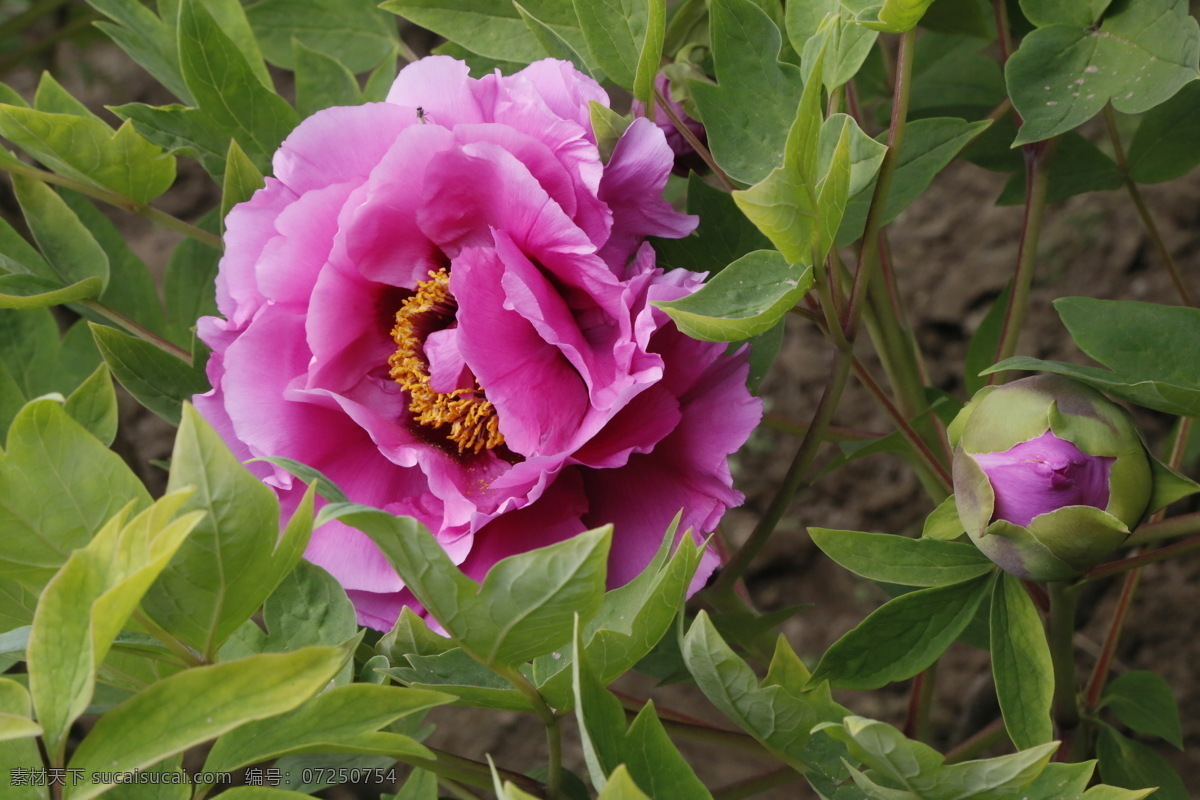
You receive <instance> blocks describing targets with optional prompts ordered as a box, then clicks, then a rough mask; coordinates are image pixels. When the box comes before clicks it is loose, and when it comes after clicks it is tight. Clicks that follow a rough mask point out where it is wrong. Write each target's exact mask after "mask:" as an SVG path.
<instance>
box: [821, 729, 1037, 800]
mask: <svg viewBox="0 0 1200 800" xmlns="http://www.w3.org/2000/svg"><path fill="white" fill-rule="evenodd" d="M815 730H817V731H824V732H825V733H827V734H828V735H830V736H832V737H833V738H835V739H837V740H838V741H840V742H842V743H843V744H845V745H846V746H847V748H849V750H850V755H851V756H853V757H854V758H855V759H857V760H858V761H861V762H862V763H864V764H866V765H868V766H869V767H871V769H872V777H874V778H884V779H886V780H887V781H888V782H889V783H894V784H896V785H899V786H903V787H904V788H905V789H907V790H908V791H905V792H899V791H896V790H888V789H882V790H881V792H882V793H870V792H869V793H868V794H869V796H871V797H887V798H898V799H899V798H907V799H909V800H911V798H922V800H956V799H958V798H968V797H969V798H971V800H1011V798H1015V797H1024V794H1023V792H1024V790H1025V789H1026V787H1028V786H1029V785H1030V784H1032V783H1033V782H1034V780H1035V779H1036V778H1037V777H1038V775H1040V774H1041V773H1042V771H1043V770H1045V769H1046V766H1047V764H1048V762H1049V761H1050V756H1051V755H1053V754H1054V751H1055V750H1056V749H1057V748H1058V743H1057V742H1051V743H1050V744H1045V745H1041V746H1039V747H1035V748H1032V749H1029V750H1024V751H1022V752H1020V753H1013V754H1012V755H1007V756H1000V757H999V758H990V759H986V760H980V761H967V762H964V763H961V764H951V765H948V766H947V765H944V764H943V760H944V759H943V757H942V755H941V754H940V753H938V752H937V751H936V750H934V749H933V748H931V747H929V746H928V745H925V744H922V743H921V742H915V741H911V740H909V739H906V738H904V735H903V734H902V733H900V731H898V730H896V729H895V728H893V727H892V726H890V725H886V724H884V723H882V722H876V721H875V720H870V719H865V718H863V717H854V716H851V717H847V718H846V719H845V720H844V721H843V722H841V723H822V724H821V725H818V726H817V728H816V729H815ZM851 774H852V775H853V776H854V782H855V783H856V784H858V786H859V787H860V788H863V789H864V790H867V788H868V787H872V788H874V787H877V786H879V784H877V783H875V782H874V781H873V780H872V779H871V778H869V777H868V776H866V775H864V774H863V773H860V772H858V771H857V770H853V771H852V772H851Z"/></svg>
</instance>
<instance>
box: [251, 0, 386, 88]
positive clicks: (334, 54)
mask: <svg viewBox="0 0 1200 800" xmlns="http://www.w3.org/2000/svg"><path fill="white" fill-rule="evenodd" d="M246 16H247V17H248V18H249V19H250V25H251V27H253V29H254V33H255V34H256V35H257V37H258V43H259V45H260V46H261V47H262V51H263V54H264V55H266V57H267V60H268V61H270V62H271V63H272V64H276V65H278V66H280V67H283V68H284V69H293V70H296V71H297V72H299V66H300V61H299V54H298V52H297V51H294V50H293V49H292V42H293V41H297V42H299V43H300V45H301V47H302V48H303V49H304V50H307V51H310V52H316V53H320V54H322V55H324V56H325V57H326V58H329V59H336V60H337V62H338V63H340V64H342V65H344V68H345V69H346V70H348V71H349V72H350V73H351V74H358V73H360V72H366V71H367V70H369V69H371V68H372V67H374V66H375V65H376V64H378V63H379V62H381V61H383V60H384V59H386V58H392V57H393V54H394V53H395V51H396V45H397V42H398V37H397V35H396V24H395V20H394V19H392V18H391V17H389V16H388V15H387V14H385V13H383V12H382V11H380V10H379V8H378V4H377V3H375V2H372V1H371V0H299V2H297V0H263V2H258V3H254V4H252V5H250V6H248V7H247V8H246Z"/></svg>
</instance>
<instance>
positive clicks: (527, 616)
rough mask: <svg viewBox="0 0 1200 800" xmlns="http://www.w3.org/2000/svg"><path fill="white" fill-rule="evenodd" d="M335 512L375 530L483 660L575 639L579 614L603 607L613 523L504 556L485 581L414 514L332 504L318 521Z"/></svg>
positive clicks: (410, 581) (430, 603) (518, 657)
mask: <svg viewBox="0 0 1200 800" xmlns="http://www.w3.org/2000/svg"><path fill="white" fill-rule="evenodd" d="M334 518H336V519H341V520H342V521H343V522H345V523H346V524H348V525H351V526H353V527H356V528H358V529H359V530H361V531H363V532H364V533H366V534H367V535H368V536H370V537H371V539H372V540H373V541H374V542H375V543H376V544H377V545H378V546H379V548H380V549H381V550H382V551H383V553H384V555H385V556H386V557H387V559H388V561H389V562H391V564H392V566H393V567H395V569H396V571H397V572H398V573H399V574H400V577H401V578H403V579H404V583H405V585H406V586H407V587H408V588H409V589H410V590H412V592H413V594H414V595H416V597H417V599H418V600H419V601H420V602H421V604H422V605H423V606H425V608H426V609H428V611H429V613H430V614H431V615H432V616H433V617H434V618H435V619H437V621H438V622H440V623H441V625H442V627H444V628H445V629H446V631H447V632H449V633H450V635H451V636H452V637H453V638H454V639H455V640H456V641H457V642H459V643H461V644H462V645H463V646H464V648H466V649H468V650H469V651H470V652H471V653H472V655H474V656H475V657H477V658H478V659H479V660H480V661H482V662H483V663H485V664H499V665H503V666H512V665H515V664H520V663H524V662H525V661H528V660H530V659H532V658H536V657H537V656H540V655H545V654H546V653H549V652H552V651H553V650H554V649H556V648H557V647H561V646H562V645H563V644H565V643H566V642H568V641H570V637H571V626H572V624H573V619H574V617H575V615H576V614H578V615H579V616H580V617H582V618H583V619H584V620H590V619H591V618H592V616H593V615H595V613H596V611H597V610H598V609H599V607H600V603H601V600H602V597H603V594H604V575H605V563H606V558H607V555H608V547H609V541H610V538H611V535H612V528H611V526H606V527H603V528H597V529H596V530H593V531H588V532H586V533H581V534H578V535H576V536H574V537H572V538H570V539H568V540H566V541H564V542H560V543H558V544H554V545H550V546H549V547H544V548H541V549H539V550H533V551H530V552H527V553H521V554H519V555H515V556H510V557H509V558H505V559H503V560H502V561H499V562H498V563H497V564H496V565H495V566H493V567H492V568H491V570H490V571H489V572H488V574H487V577H486V578H484V581H483V584H482V585H480V584H477V583H476V582H475V581H473V580H471V579H470V578H468V577H467V576H466V575H464V574H463V573H462V572H460V571H459V570H458V568H457V567H456V566H455V565H454V564H453V563H452V562H451V561H450V559H449V557H448V556H447V555H446V553H445V551H443V550H442V548H441V545H439V544H438V542H437V541H436V540H435V539H434V538H433V536H432V535H430V533H429V532H428V531H427V530H426V529H425V527H424V526H423V525H421V524H420V523H418V522H416V521H415V520H413V519H410V518H405V517H394V516H392V515H391V514H387V513H386V512H383V511H380V510H378V509H373V508H368V507H366V506H358V505H354V504H349V505H346V504H332V505H329V506H326V507H325V508H324V509H322V511H321V516H320V518H319V519H318V524H320V523H321V522H324V521H326V520H329V519H334ZM528 575H538V576H539V580H538V581H537V582H536V583H535V582H531V581H529V580H527V576H528Z"/></svg>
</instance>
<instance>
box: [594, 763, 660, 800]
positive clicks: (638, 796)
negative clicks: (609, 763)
mask: <svg viewBox="0 0 1200 800" xmlns="http://www.w3.org/2000/svg"><path fill="white" fill-rule="evenodd" d="M596 800H650V798H649V797H647V796H646V795H645V793H644V792H642V790H641V789H639V788H638V786H637V784H636V783H634V782H633V778H631V777H629V772H628V770H627V769H626V768H625V765H624V764H622V765H620V766H618V767H617V768H616V769H614V770H613V772H612V774H611V775H609V776H608V780H607V782H606V783H605V784H604V791H602V792H601V793H600V796H599V797H598V798H597V799H596Z"/></svg>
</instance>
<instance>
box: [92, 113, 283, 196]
mask: <svg viewBox="0 0 1200 800" xmlns="http://www.w3.org/2000/svg"><path fill="white" fill-rule="evenodd" d="M108 110H109V111H111V112H113V113H114V114H116V115H117V116H118V117H120V118H121V119H127V120H133V125H134V128H135V129H136V130H137V132H138V133H140V134H141V135H142V136H145V137H146V138H147V139H149V140H150V141H152V142H154V143H155V144H157V145H158V146H159V147H161V148H163V149H164V150H166V151H168V152H170V153H178V154H181V155H187V156H190V157H192V158H194V159H196V160H197V161H199V162H200V166H202V167H204V169H205V171H206V172H208V174H209V175H211V176H212V177H213V178H214V179H216V180H221V177H222V176H223V175H224V174H225V151H226V150H227V149H228V147H229V140H230V139H231V138H233V134H232V133H231V132H230V131H229V130H228V129H227V128H226V127H225V126H224V125H222V124H221V123H219V122H217V120H215V119H214V118H213V117H212V116H211V115H209V114H207V113H205V112H203V111H201V110H200V109H198V108H188V107H186V106H181V105H167V106H157V107H156V106H148V105H146V104H145V103H126V104H125V105H121V106H109V109H108ZM256 164H257V162H256ZM266 164H267V162H266V161H265V160H264V161H263V163H262V164H261V165H259V167H260V169H265V168H266Z"/></svg>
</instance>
